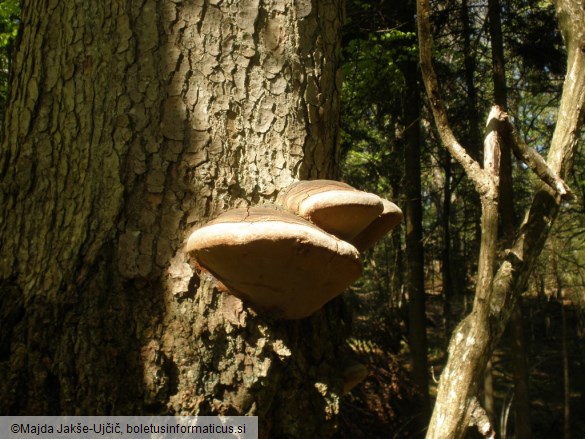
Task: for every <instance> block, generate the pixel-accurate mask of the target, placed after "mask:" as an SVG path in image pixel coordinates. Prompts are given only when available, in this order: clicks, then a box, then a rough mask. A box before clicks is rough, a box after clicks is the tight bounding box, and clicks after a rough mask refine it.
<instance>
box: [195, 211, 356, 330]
mask: <svg viewBox="0 0 585 439" xmlns="http://www.w3.org/2000/svg"><path fill="white" fill-rule="evenodd" d="M187 251H188V252H190V253H191V254H192V255H193V256H194V257H195V259H196V260H197V262H198V263H199V264H200V265H201V266H202V267H204V268H205V269H206V270H208V271H209V272H210V273H211V274H212V275H213V276H215V277H216V278H217V279H218V280H220V281H221V282H222V283H223V284H224V285H225V286H226V287H227V288H229V290H230V291H231V292H232V293H233V294H234V295H237V296H239V297H241V298H242V299H246V300H248V301H249V302H251V303H252V304H255V305H257V306H258V307H260V308H262V309H264V310H267V311H270V312H272V313H273V314H274V315H275V316H278V317H284V318H287V319H299V318H303V317H307V316H309V315H311V314H313V313H314V312H315V311H316V310H318V309H319V308H321V307H322V306H323V305H324V304H325V303H326V302H328V301H329V300H331V299H332V298H334V297H335V296H337V295H339V294H340V293H341V292H343V290H345V289H346V288H347V287H348V286H349V285H351V284H352V283H353V282H354V281H355V280H357V278H358V277H359V276H360V274H361V271H362V266H361V261H360V255H359V252H358V251H357V250H356V248H355V247H354V246H353V245H351V244H349V243H347V242H345V241H342V240H340V239H338V238H336V237H335V236H333V235H331V234H329V233H326V232H324V231H323V230H321V229H319V228H318V227H315V225H313V224H312V223H310V222H309V221H306V220H304V219H303V218H300V217H298V216H295V215H293V214H291V213H289V212H286V211H283V210H279V209H275V208H273V207H251V208H242V209H233V210H230V211H227V212H225V213H223V214H222V215H220V216H219V217H218V218H216V219H215V220H213V221H211V222H210V223H208V224H207V225H205V226H204V227H202V228H200V229H198V230H196V231H195V232H193V234H192V235H191V236H190V238H189V241H188V243H187Z"/></svg>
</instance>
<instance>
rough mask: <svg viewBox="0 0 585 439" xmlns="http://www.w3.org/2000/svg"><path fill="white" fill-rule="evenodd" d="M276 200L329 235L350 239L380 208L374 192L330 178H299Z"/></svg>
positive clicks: (381, 209) (381, 207)
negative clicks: (306, 179) (304, 179)
mask: <svg viewBox="0 0 585 439" xmlns="http://www.w3.org/2000/svg"><path fill="white" fill-rule="evenodd" d="M278 202H279V203H280V204H281V205H283V206H284V207H286V208H287V209H288V210H290V211H291V212H293V213H295V214H297V215H299V216H301V217H303V218H306V219H308V220H310V221H311V222H313V223H314V224H316V225H317V226H319V227H320V228H322V229H323V230H325V231H326V232H329V233H332V234H333V235H335V236H337V237H338V238H341V239H343V240H345V241H351V239H352V238H354V237H355V236H356V235H357V234H359V233H360V232H361V231H362V230H364V229H365V228H366V227H367V226H368V225H369V224H370V223H371V222H372V221H374V220H375V219H376V218H377V217H378V216H379V215H380V214H381V213H382V211H383V210H384V206H383V204H382V199H381V198H380V197H378V196H377V195H374V194H370V193H367V192H363V191H359V190H357V189H355V188H353V187H351V186H350V185H348V184H345V183H341V182H339V181H333V180H308V181H299V182H297V183H295V184H293V185H291V186H290V187H289V188H288V189H286V190H285V191H283V192H282V193H281V194H280V195H279V199H278Z"/></svg>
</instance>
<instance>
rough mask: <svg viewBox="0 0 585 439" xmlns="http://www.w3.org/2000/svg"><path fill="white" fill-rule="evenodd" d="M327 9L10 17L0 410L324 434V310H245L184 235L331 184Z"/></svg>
mask: <svg viewBox="0 0 585 439" xmlns="http://www.w3.org/2000/svg"><path fill="white" fill-rule="evenodd" d="M342 14H343V8H342V4H341V2H340V1H309V0H307V1H305V0H301V1H292V0H290V1H289V0H274V1H269V2H259V1H257V0H249V1H222V2H218V1H185V2H172V1H153V0H146V1H143V2H111V1H103V2H87V1H71V2H57V1H48V2H44V1H43V2H32V1H28V0H25V1H23V2H22V12H21V15H20V17H21V21H22V34H21V36H20V39H19V44H18V46H17V50H16V55H15V58H14V61H13V62H14V68H13V72H14V74H13V80H12V82H11V86H10V89H11V93H10V96H9V99H8V109H7V113H6V117H5V123H4V130H3V137H2V143H1V145H2V146H1V155H0V169H1V176H2V178H1V183H0V184H1V186H0V187H1V190H0V205H1V206H2V213H1V214H0V218H1V219H0V253H1V256H0V261H1V262H0V310H1V311H0V313H1V314H0V382H2V385H1V386H0V413H2V414H27V415H40V414H83V415H90V414H104V415H109V414H118V415H120V414H124V415H129V414H168V413H171V414H199V415H206V414H232V415H234V414H239V415H258V416H259V417H260V426H261V437H326V436H327V435H329V434H330V433H331V431H332V429H333V428H334V422H333V421H334V420H335V415H336V413H337V412H338V409H339V396H340V392H341V388H342V376H341V374H342V370H340V368H341V367H342V362H341V361H340V359H341V358H342V356H343V354H344V352H343V351H344V346H345V344H344V337H345V333H346V327H345V319H344V317H343V316H344V310H343V307H342V306H341V303H340V302H339V301H335V302H334V303H332V304H330V305H328V306H327V307H326V308H325V309H324V310H323V311H321V312H319V313H318V314H317V315H315V316H314V317H312V318H309V319H305V320H303V321H295V322H282V321H278V320H274V319H272V318H271V316H270V315H265V314H263V315H258V314H256V313H255V312H254V311H253V310H251V309H249V308H248V307H246V306H245V305H243V304H242V303H241V302H239V301H237V300H236V301H234V300H227V299H226V296H224V295H222V294H218V292H217V288H216V286H214V284H213V282H212V281H211V280H210V278H209V277H208V276H204V275H202V276H200V275H198V274H197V273H195V272H193V269H192V268H191V265H190V264H189V257H188V255H186V254H185V252H184V250H183V248H184V243H185V239H186V238H187V237H188V236H189V234H190V232H191V231H192V230H194V229H195V228H196V227H198V226H199V225H201V224H203V223H205V222H206V221H207V220H208V219H209V218H211V217H213V216H215V215H217V214H218V213H220V212H221V211H223V210H225V209H226V208H228V207H233V206H249V205H254V204H262V203H264V202H269V201H272V200H274V198H275V197H276V195H277V194H278V192H279V191H280V190H281V189H282V188H284V187H286V186H288V185H289V184H291V183H292V182H293V181H294V180H296V179H308V178H332V177H333V178H334V177H335V176H336V160H337V142H336V139H337V133H338V104H339V90H340V82H339V81H340V75H339V74H338V73H339V72H338V66H339V53H340V42H341V41H340V28H341V23H342Z"/></svg>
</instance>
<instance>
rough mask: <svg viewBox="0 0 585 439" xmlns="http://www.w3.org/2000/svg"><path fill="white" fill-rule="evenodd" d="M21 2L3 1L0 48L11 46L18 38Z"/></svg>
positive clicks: (0, 23)
mask: <svg viewBox="0 0 585 439" xmlns="http://www.w3.org/2000/svg"><path fill="white" fill-rule="evenodd" d="M19 14H20V2H19V1H18V0H3V1H2V3H0V47H1V48H5V47H7V46H9V45H10V44H11V43H12V41H13V40H14V39H15V38H16V33H17V31H18V16H19Z"/></svg>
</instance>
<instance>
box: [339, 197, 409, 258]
mask: <svg viewBox="0 0 585 439" xmlns="http://www.w3.org/2000/svg"><path fill="white" fill-rule="evenodd" d="M382 203H383V204H384V210H383V212H382V213H381V214H380V216H378V218H376V219H375V220H374V221H372V222H371V223H370V225H369V226H367V227H366V228H365V229H364V230H363V231H362V232H360V234H359V235H357V236H356V237H355V238H353V239H351V240H350V242H351V243H352V244H353V245H354V246H355V247H356V248H357V249H358V250H359V251H360V252H363V251H364V250H367V249H369V248H370V247H372V246H373V245H374V244H375V243H376V242H378V241H379V240H380V239H382V238H383V237H384V236H386V235H387V234H388V233H389V232H390V231H391V230H392V229H393V228H394V227H396V226H397V225H398V224H400V223H401V222H402V218H403V215H402V210H400V208H399V207H398V206H397V205H396V204H394V203H392V202H391V201H388V200H384V199H382Z"/></svg>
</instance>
